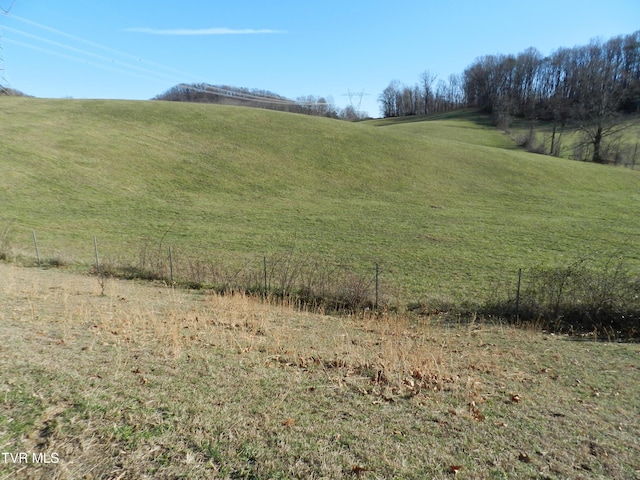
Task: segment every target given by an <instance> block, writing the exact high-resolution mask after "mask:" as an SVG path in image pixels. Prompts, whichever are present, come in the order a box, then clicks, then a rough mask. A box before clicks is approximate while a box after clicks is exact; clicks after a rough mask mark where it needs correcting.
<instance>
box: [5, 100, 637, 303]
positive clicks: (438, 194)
mask: <svg viewBox="0 0 640 480" xmlns="http://www.w3.org/2000/svg"><path fill="white" fill-rule="evenodd" d="M421 120H424V119H423V118H415V119H411V120H410V121H397V120H396V121H388V120H385V121H380V120H379V121H373V122H363V123H347V122H341V121H336V120H331V119H322V118H315V117H307V116H301V115H292V114H283V113H279V112H271V111H265V110H257V109H248V108H238V107H225V106H214V105H196V104H184V103H169V102H167V103H163V102H130V101H97V100H91V101H82V100H40V99H30V98H2V99H0V167H1V169H2V176H0V204H1V205H2V209H1V210H0V251H2V253H3V254H4V256H6V257H8V258H18V259H22V261H25V262H28V263H33V261H34V253H33V243H32V238H31V232H32V230H35V231H36V233H37V236H38V241H39V247H40V253H41V255H42V256H43V257H45V258H48V259H55V262H63V263H65V264H70V265H75V264H77V265H79V266H80V267H81V268H84V269H86V268H88V267H89V266H90V264H91V263H92V261H93V237H94V236H95V237H97V239H98V243H99V246H100V255H101V258H102V260H103V261H104V262H106V263H114V264H116V263H120V264H137V263H141V260H140V259H141V258H143V259H146V257H147V256H148V255H150V252H153V253H154V255H156V257H157V256H158V255H161V256H162V258H163V259H164V258H165V257H166V256H167V255H166V249H167V248H168V247H169V246H171V247H172V248H173V252H174V256H175V260H176V264H177V267H176V270H177V271H176V275H177V276H183V277H186V276H188V275H189V274H190V273H191V272H192V270H193V269H194V267H193V265H194V261H195V260H194V259H198V261H199V262H202V264H206V265H214V266H215V265H224V268H228V269H230V270H233V269H241V268H243V267H246V266H247V265H249V266H252V268H254V267H255V268H257V269H260V266H261V265H262V260H263V256H265V255H266V256H268V257H269V259H272V258H277V256H278V255H279V256H281V257H282V256H283V255H288V256H289V257H292V258H299V259H305V258H307V257H308V256H311V255H312V256H313V257H314V258H315V259H316V260H314V261H319V262H324V263H326V264H331V265H342V266H345V268H348V269H350V270H353V271H355V272H357V273H358V274H360V275H363V276H364V277H365V278H366V279H372V278H373V275H374V273H373V272H374V264H375V263H379V265H380V271H381V282H382V285H383V289H384V295H385V301H389V302H390V303H397V304H400V305H406V304H407V303H409V302H416V301H418V302H428V301H430V300H431V299H436V300H438V299H439V300H443V301H445V302H446V301H452V302H466V303H468V304H471V305H473V304H477V303H479V302H482V301H484V300H485V299H486V297H487V295H489V294H490V293H491V292H492V290H493V289H495V286H496V285H497V284H499V283H502V284H504V283H508V284H509V285H510V287H509V288H511V289H514V288H515V279H516V276H517V270H518V267H525V268H526V267H530V266H534V265H556V264H563V263H566V262H570V261H573V260H574V259H575V258H576V257H577V256H581V255H596V256H597V255H607V254H609V253H611V252H618V253H620V252H622V254H623V255H625V256H626V257H627V260H628V261H629V263H630V265H632V266H633V267H634V268H638V267H639V265H640V254H639V253H638V250H637V249H634V248H633V246H634V245H638V244H640V230H639V229H638V223H637V207H638V203H639V201H640V193H639V192H640V172H639V171H631V170H629V169H617V168H607V167H604V166H601V165H593V164H585V163H577V162H568V161H565V160H562V159H557V158H552V157H545V156H540V155H533V154H529V153H525V152H522V151H519V150H517V149H515V148H514V144H513V142H512V141H511V140H510V139H509V138H508V137H507V136H505V135H504V134H502V133H500V132H498V131H496V130H495V129H494V128H492V127H491V126H490V125H488V123H487V121H486V118H484V117H482V116H479V115H478V114H475V113H473V112H462V113H455V114H449V115H444V116H440V117H435V118H431V119H429V120H428V121H421ZM299 261H300V262H302V261H304V260H299ZM164 262H165V264H166V260H165V261H164ZM211 268H214V267H211ZM220 268H222V267H220Z"/></svg>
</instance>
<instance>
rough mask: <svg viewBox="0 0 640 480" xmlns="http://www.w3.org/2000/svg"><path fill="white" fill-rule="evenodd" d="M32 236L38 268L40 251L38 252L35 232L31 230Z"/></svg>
mask: <svg viewBox="0 0 640 480" xmlns="http://www.w3.org/2000/svg"><path fill="white" fill-rule="evenodd" d="M31 233H32V234H33V244H34V245H35V246H36V259H37V260H38V267H40V266H41V265H40V251H39V250H38V240H37V239H36V231H35V230H32V231H31Z"/></svg>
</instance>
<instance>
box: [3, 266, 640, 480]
mask: <svg viewBox="0 0 640 480" xmlns="http://www.w3.org/2000/svg"><path fill="white" fill-rule="evenodd" d="M105 287H106V288H105V295H104V296H102V295H100V293H101V287H100V285H99V283H98V281H97V280H96V279H95V278H92V277H86V276H78V275H71V274H68V273H65V272H62V271H58V270H44V271H43V270H36V269H25V268H19V267H16V266H11V265H5V264H0V298H2V300H3V301H2V307H1V308H2V310H0V334H1V335H2V339H3V342H2V344H0V361H1V363H2V365H3V369H2V372H1V373H0V405H1V410H0V450H1V451H2V452H11V453H14V454H15V453H17V452H37V453H47V454H53V453H55V454H57V456H58V457H59V459H60V461H59V463H56V464H48V465H43V464H32V463H29V464H13V463H11V462H9V463H3V457H2V456H0V479H2V478H54V479H75V478H95V479H123V478H341V477H349V476H353V477H358V478H448V477H450V476H451V475H453V473H452V472H453V471H454V470H455V471H457V473H456V476H457V477H459V478H514V477H518V478H545V477H548V478H634V476H638V475H639V474H640V466H639V464H638V461H637V458H639V457H640V444H639V443H638V438H640V420H639V418H638V411H639V409H640V403H639V400H638V398H637V387H638V385H639V384H640V359H639V354H640V349H639V348H638V345H622V344H605V343H587V342H575V341H569V340H567V339H566V338H563V337H558V336H551V335H543V334H541V333H539V332H536V331H526V330H518V329H515V328H512V327H507V326H500V325H487V324H484V323H483V322H482V321H480V320H479V319H473V321H469V322H465V323H458V324H445V323H444V321H440V320H439V319H437V318H429V319H422V320H416V319H411V318H408V317H402V316H394V315H377V316H374V315H359V316H353V317H327V316H321V315H316V314H313V313H305V312H297V311H295V310H294V309H293V308H291V307H290V306H286V305H285V306H282V305H269V304H268V303H263V302H260V301H257V300H256V299H253V298H248V297H246V296H241V295H236V296H218V295H209V294H203V293H193V292H186V291H180V290H173V289H170V288H166V287H165V286H163V285H149V284H137V283H134V282H124V281H116V280H111V279H109V280H107V283H106V285H105ZM454 467H455V468H454ZM458 467H460V468H458Z"/></svg>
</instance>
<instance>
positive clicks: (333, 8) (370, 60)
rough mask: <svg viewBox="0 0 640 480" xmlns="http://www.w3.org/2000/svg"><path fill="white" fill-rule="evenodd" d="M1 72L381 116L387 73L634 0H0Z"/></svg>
mask: <svg viewBox="0 0 640 480" xmlns="http://www.w3.org/2000/svg"><path fill="white" fill-rule="evenodd" d="M0 8H2V10H3V11H8V14H4V13H0V34H1V37H0V45H1V47H2V50H1V51H0V54H1V57H2V59H3V60H2V61H0V68H2V71H0V73H1V74H2V77H3V79H2V83H3V84H5V85H6V84H8V85H10V86H11V87H13V88H17V89H19V90H21V91H23V92H25V93H27V94H30V95H34V96H38V97H52V98H58V97H74V98H123V99H149V98H151V97H153V96H155V95H157V94H159V93H162V92H163V91H165V90H167V89H168V88H170V87H171V86H173V85H176V84H178V83H182V82H186V83H192V82H206V83H211V84H226V85H233V86H238V87H248V88H260V89H265V90H270V91H273V92H276V93H278V94H280V95H284V96H286V97H289V98H296V97H298V96H301V95H317V96H318V95H322V96H325V97H328V96H331V97H333V100H334V102H335V103H336V104H337V105H338V106H341V107H344V106H346V105H348V103H349V97H348V96H347V94H348V93H349V92H351V93H352V94H354V95H353V96H352V101H353V103H354V104H357V103H358V102H359V101H360V96H359V93H361V92H364V93H365V95H363V96H362V103H361V105H360V108H361V109H362V110H365V111H367V112H368V113H369V114H370V115H373V116H377V115H379V106H378V103H377V97H378V95H379V94H380V92H382V90H383V89H384V88H385V87H386V86H387V85H388V84H389V82H390V81H391V80H393V79H397V80H400V81H401V82H403V83H407V84H414V83H415V82H416V81H417V80H418V77H419V75H420V73H421V72H423V71H425V70H429V71H430V72H432V73H435V74H438V75H439V78H442V79H445V80H446V78H447V77H448V76H449V75H450V74H452V73H462V72H463V71H464V69H465V68H466V67H467V66H468V65H469V64H470V63H471V62H473V60H474V59H475V58H477V57H479V56H482V55H486V54H496V53H505V54H507V53H518V52H520V51H523V50H524V49H526V48H528V47H536V48H537V49H538V50H540V52H542V54H544V55H547V54H550V53H551V52H552V51H554V50H555V49H557V48H559V47H573V46H575V45H584V44H586V43H588V42H589V41H590V39H592V38H595V37H601V38H603V39H608V38H610V37H612V36H616V35H620V34H629V33H632V32H634V31H636V30H638V29H640V2H639V1H638V0H608V1H607V2H602V0H599V1H594V0H567V1H563V0H554V1H551V0H535V1H533V2H521V1H515V0H514V1H506V0H500V1H479V0H448V1H446V0H445V1H442V0H441V1H437V2H436V1H431V0H395V1H393V2H390V1H389V0H386V1H384V2H383V1H378V0H366V1H360V0H351V1H349V0H340V1H337V0H324V1H315V0H270V1H266V0H264V1H257V0H232V1H225V2H221V1H217V0H207V1H205V0H199V1H196V0H181V1H175V0H174V1H165V0H153V1H146V0H144V1H142V0H126V1H125V0H110V1H109V2H106V1H101V0H58V1H52V0H15V1H14V0H0ZM355 106H357V105H355Z"/></svg>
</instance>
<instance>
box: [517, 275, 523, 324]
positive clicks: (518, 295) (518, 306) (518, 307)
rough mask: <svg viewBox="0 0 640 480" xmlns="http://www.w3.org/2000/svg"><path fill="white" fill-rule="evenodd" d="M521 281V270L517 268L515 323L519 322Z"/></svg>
mask: <svg viewBox="0 0 640 480" xmlns="http://www.w3.org/2000/svg"><path fill="white" fill-rule="evenodd" d="M521 281H522V268H518V290H517V291H516V321H517V320H520V282H521Z"/></svg>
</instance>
